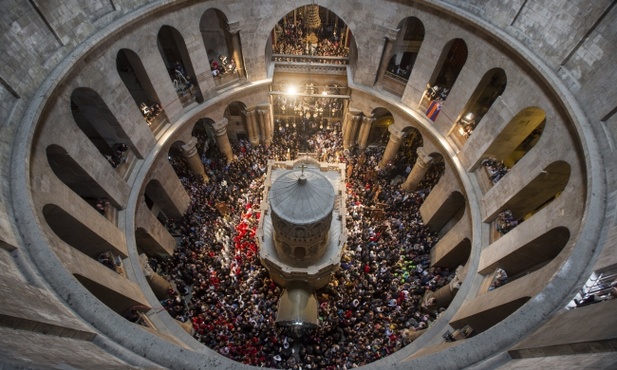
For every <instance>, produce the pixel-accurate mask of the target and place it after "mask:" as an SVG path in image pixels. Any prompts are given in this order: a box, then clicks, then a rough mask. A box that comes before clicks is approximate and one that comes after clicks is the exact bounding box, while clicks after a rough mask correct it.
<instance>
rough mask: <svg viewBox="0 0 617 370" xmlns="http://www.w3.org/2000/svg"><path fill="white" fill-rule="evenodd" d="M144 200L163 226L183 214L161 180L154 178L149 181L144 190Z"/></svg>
mask: <svg viewBox="0 0 617 370" xmlns="http://www.w3.org/2000/svg"><path fill="white" fill-rule="evenodd" d="M144 200H145V201H146V205H147V206H148V208H149V209H150V210H151V211H152V213H153V214H154V215H155V216H156V217H157V218H158V220H159V221H160V222H161V224H163V226H166V224H167V221H169V220H171V219H179V218H181V217H182V216H183V215H182V213H181V212H180V210H178V209H177V208H176V206H175V204H174V202H173V200H172V199H171V197H170V196H169V195H168V194H167V191H166V190H165V188H164V187H163V185H162V184H161V183H160V182H159V180H156V179H153V180H150V181H149V182H148V184H147V185H146V188H145V190H144Z"/></svg>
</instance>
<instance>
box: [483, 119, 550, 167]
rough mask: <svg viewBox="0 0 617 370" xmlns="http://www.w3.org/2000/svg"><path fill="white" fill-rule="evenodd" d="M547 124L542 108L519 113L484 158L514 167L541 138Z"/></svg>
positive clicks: (487, 150) (489, 148) (503, 130)
mask: <svg viewBox="0 0 617 370" xmlns="http://www.w3.org/2000/svg"><path fill="white" fill-rule="evenodd" d="M545 123H546V112H545V111H544V110H543V109H542V108H538V107H528V108H525V109H523V110H521V111H520V112H519V113H517V114H516V115H515V116H514V117H512V119H511V120H510V122H508V124H507V125H506V126H505V127H504V128H503V129H502V130H501V132H500V133H499V134H498V135H497V137H496V138H495V140H493V142H492V143H491V145H490V146H489V147H488V148H487V149H486V151H485V152H484V154H483V155H482V158H489V157H490V158H495V159H496V160H498V161H504V163H505V164H506V166H508V167H512V166H513V165H514V164H515V163H516V162H518V161H519V160H520V159H521V158H522V157H523V156H524V155H525V154H527V152H529V151H530V150H531V149H532V148H533V147H534V145H535V143H537V141H538V139H539V138H540V136H541V134H542V132H543V130H544V125H545Z"/></svg>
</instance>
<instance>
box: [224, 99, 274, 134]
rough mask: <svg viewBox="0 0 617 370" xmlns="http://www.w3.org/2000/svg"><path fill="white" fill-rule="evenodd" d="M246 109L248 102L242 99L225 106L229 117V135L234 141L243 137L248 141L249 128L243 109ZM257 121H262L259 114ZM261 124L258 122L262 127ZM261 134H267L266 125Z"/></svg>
mask: <svg viewBox="0 0 617 370" xmlns="http://www.w3.org/2000/svg"><path fill="white" fill-rule="evenodd" d="M245 110H246V104H244V103H243V102H241V101H234V102H231V103H229V104H228V105H227V108H225V113H224V115H225V118H227V135H229V138H230V139H231V140H233V141H237V140H239V139H243V140H245V141H248V138H249V137H248V128H247V125H246V122H245V120H244V115H243V114H242V112H243V111H245ZM255 119H256V120H257V122H260V117H258V115H257V116H256V117H255ZM260 126H261V124H258V127H260ZM259 131H260V133H261V135H265V133H264V132H262V131H265V127H264V128H263V130H261V129H260V130H259Z"/></svg>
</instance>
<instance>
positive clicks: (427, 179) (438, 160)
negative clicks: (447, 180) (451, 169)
mask: <svg viewBox="0 0 617 370" xmlns="http://www.w3.org/2000/svg"><path fill="white" fill-rule="evenodd" d="M430 157H431V158H432V160H431V163H430V165H429V168H428V170H427V171H426V173H425V174H424V178H423V179H422V181H421V182H420V184H418V189H419V190H422V191H424V192H426V193H427V194H428V193H430V192H431V190H432V189H433V187H434V186H435V185H437V183H438V182H439V180H440V179H441V177H442V176H443V174H444V173H445V172H446V162H445V160H444V158H443V155H441V153H437V152H434V153H431V154H430Z"/></svg>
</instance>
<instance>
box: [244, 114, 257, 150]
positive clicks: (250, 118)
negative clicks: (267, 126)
mask: <svg viewBox="0 0 617 370" xmlns="http://www.w3.org/2000/svg"><path fill="white" fill-rule="evenodd" d="M255 115H256V112H255V109H254V108H253V109H250V110H246V111H244V116H245V117H246V128H247V130H248V132H249V142H250V143H251V145H253V146H257V145H259V131H258V129H257V122H256V119H257V118H256V117H255Z"/></svg>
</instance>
